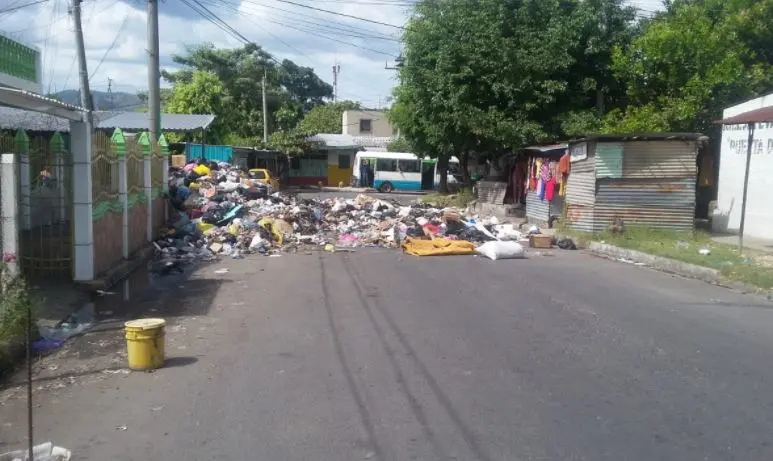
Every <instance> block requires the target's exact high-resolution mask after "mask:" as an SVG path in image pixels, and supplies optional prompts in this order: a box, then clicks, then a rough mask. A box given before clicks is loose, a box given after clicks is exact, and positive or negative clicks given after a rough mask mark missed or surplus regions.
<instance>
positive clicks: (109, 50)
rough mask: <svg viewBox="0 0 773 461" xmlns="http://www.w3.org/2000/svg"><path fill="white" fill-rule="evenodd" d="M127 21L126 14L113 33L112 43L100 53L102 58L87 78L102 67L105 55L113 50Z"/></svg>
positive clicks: (127, 16)
mask: <svg viewBox="0 0 773 461" xmlns="http://www.w3.org/2000/svg"><path fill="white" fill-rule="evenodd" d="M128 21H129V15H128V14H127V15H126V16H124V18H123V22H122V23H121V28H120V29H118V33H117V34H115V38H114V39H113V43H111V44H110V46H109V47H108V48H107V49H106V50H105V54H103V55H102V59H100V60H99V64H97V67H96V68H95V69H94V71H93V72H92V73H91V76H90V77H89V80H91V79H92V78H94V75H96V73H97V71H99V68H100V67H102V63H103V62H105V58H106V57H107V55H108V54H109V53H110V52H111V51H113V48H115V44H116V43H118V39H119V38H120V37H121V33H122V32H123V30H124V28H126V23H127V22H128Z"/></svg>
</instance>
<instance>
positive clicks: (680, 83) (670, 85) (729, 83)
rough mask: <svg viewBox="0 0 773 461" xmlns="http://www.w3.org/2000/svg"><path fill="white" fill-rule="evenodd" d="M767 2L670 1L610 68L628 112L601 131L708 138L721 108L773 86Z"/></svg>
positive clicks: (771, 9)
mask: <svg viewBox="0 0 773 461" xmlns="http://www.w3.org/2000/svg"><path fill="white" fill-rule="evenodd" d="M771 23H773V0H674V1H672V2H670V4H669V5H668V7H667V11H666V12H665V13H663V14H660V15H658V16H657V17H656V18H654V19H653V20H652V21H649V22H648V23H647V24H646V25H645V26H644V28H643V33H642V35H641V36H640V37H638V38H637V39H636V40H635V41H633V43H632V44H631V45H630V46H629V47H619V48H618V49H617V50H616V52H615V53H614V59H613V65H612V69H613V71H614V72H615V75H616V76H617V77H618V78H619V79H620V80H621V81H622V82H623V83H624V84H625V85H626V87H627V91H626V95H627V97H628V100H629V102H630V106H629V107H628V108H626V109H624V110H617V111H614V112H613V113H610V114H609V116H608V117H607V119H606V120H605V124H604V127H603V129H604V130H605V131H607V132H612V131H617V132H630V131H691V132H692V131H698V132H706V131H707V130H709V129H710V128H711V126H712V122H713V121H714V120H715V119H717V118H721V115H722V109H723V108H725V107H727V106H729V105H732V104H735V103H739V102H742V101H744V100H747V99H751V98H754V97H756V96H759V95H760V94H762V93H764V92H766V91H769V90H770V88H771V86H773V67H772V65H773V30H772V29H771V27H770V24H771Z"/></svg>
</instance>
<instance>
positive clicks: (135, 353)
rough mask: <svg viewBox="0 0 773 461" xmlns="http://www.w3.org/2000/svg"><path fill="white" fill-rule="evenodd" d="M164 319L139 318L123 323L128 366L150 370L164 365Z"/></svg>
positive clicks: (134, 368)
mask: <svg viewBox="0 0 773 461" xmlns="http://www.w3.org/2000/svg"><path fill="white" fill-rule="evenodd" d="M165 325H166V321H165V320H164V319H139V320H131V321H129V322H126V323H124V327H125V328H124V332H125V333H126V351H127V355H128V358H129V368H131V369H132V370H152V369H155V368H161V367H163V366H164V326H165Z"/></svg>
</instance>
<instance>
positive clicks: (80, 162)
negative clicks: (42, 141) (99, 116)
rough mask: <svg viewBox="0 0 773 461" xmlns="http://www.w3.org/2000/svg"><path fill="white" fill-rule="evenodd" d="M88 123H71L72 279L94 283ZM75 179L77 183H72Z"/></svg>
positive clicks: (89, 125)
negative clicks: (92, 281)
mask: <svg viewBox="0 0 773 461" xmlns="http://www.w3.org/2000/svg"><path fill="white" fill-rule="evenodd" d="M91 135H92V130H91V121H90V120H87V121H85V122H74V121H71V122H70V152H71V155H72V160H73V169H72V172H73V179H74V180H73V182H72V188H73V210H74V212H73V216H72V222H73V234H72V238H73V267H74V274H73V276H74V279H75V280H76V281H79V282H85V281H89V280H93V279H94V218H93V216H92V212H93V208H94V203H93V202H92V198H91V197H92V177H91ZM75 178H77V180H75Z"/></svg>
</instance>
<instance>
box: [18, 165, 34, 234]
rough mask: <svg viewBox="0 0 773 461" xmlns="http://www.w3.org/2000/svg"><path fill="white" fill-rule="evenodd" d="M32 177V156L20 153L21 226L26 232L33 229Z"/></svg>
mask: <svg viewBox="0 0 773 461" xmlns="http://www.w3.org/2000/svg"><path fill="white" fill-rule="evenodd" d="M31 179H32V178H31V177H30V154H29V152H21V153H19V183H20V184H21V187H20V188H19V190H20V191H21V207H20V208H21V209H20V210H19V211H20V213H21V216H20V217H21V226H22V229H24V230H29V229H32V183H31V182H32V181H31Z"/></svg>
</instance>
